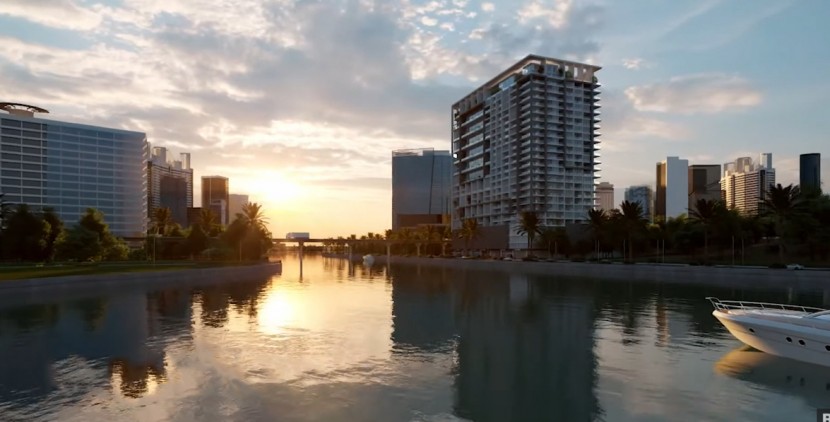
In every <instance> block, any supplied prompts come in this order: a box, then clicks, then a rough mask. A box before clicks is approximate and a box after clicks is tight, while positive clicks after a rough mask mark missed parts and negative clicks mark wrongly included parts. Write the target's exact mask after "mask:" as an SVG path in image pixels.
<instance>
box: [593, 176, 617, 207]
mask: <svg viewBox="0 0 830 422" xmlns="http://www.w3.org/2000/svg"><path fill="white" fill-rule="evenodd" d="M596 192H597V208H599V209H601V210H605V211H611V210H613V209H614V208H616V203H615V202H614V185H613V184H611V183H608V182H600V183H599V184H598V185H597V188H596Z"/></svg>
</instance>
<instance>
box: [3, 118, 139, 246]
mask: <svg viewBox="0 0 830 422" xmlns="http://www.w3.org/2000/svg"><path fill="white" fill-rule="evenodd" d="M15 106H22V107H28V109H26V110H20V109H19V108H17V107H15ZM0 109H4V110H6V111H8V112H9V113H10V114H8V115H0V136H1V137H0V192H2V193H4V194H5V196H4V200H5V201H6V203H11V204H19V203H25V204H28V205H29V206H30V207H32V208H34V209H41V208H43V207H52V208H54V209H55V211H56V212H57V214H58V215H59V216H60V218H61V219H62V220H63V221H64V223H65V224H66V225H67V226H71V225H73V224H75V223H76V222H77V221H78V220H79V219H80V217H81V215H82V214H83V213H84V211H85V210H86V209H87V208H95V209H98V210H99V211H101V212H102V213H103V214H104V219H105V221H106V222H107V224H109V226H110V230H111V231H112V232H113V234H115V235H117V236H144V233H146V229H147V185H146V177H145V176H146V175H145V173H146V165H145V163H146V161H147V157H148V144H147V136H146V135H145V134H144V133H140V132H130V131H125V130H119V129H111V128H104V127H97V126H89V125H82V124H75V123H67V122H60V121H53V120H46V119H41V118H36V117H34V114H33V111H39V112H45V110H42V109H38V108H36V107H32V106H24V105H21V104H10V103H0Z"/></svg>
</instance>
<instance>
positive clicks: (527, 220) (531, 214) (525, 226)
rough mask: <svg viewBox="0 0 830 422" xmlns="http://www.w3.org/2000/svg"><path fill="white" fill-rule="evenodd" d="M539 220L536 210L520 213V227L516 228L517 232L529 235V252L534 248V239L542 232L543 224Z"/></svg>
mask: <svg viewBox="0 0 830 422" xmlns="http://www.w3.org/2000/svg"><path fill="white" fill-rule="evenodd" d="M540 223H541V222H540V221H539V215H538V214H536V211H522V212H521V213H520V214H519V227H518V228H516V234H518V235H521V236H523V235H527V253H528V255H529V254H530V250H531V249H532V248H533V239H535V238H536V235H537V234H539V233H541V232H542V225H541V224H540Z"/></svg>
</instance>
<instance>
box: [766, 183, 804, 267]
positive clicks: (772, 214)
mask: <svg viewBox="0 0 830 422" xmlns="http://www.w3.org/2000/svg"><path fill="white" fill-rule="evenodd" d="M760 205H761V214H762V215H763V216H765V217H769V218H771V219H772V220H773V222H774V225H775V234H776V235H777V236H778V258H779V259H780V261H781V262H782V263H783V262H784V245H785V243H786V242H785V236H786V233H785V228H786V224H787V223H789V222H790V221H792V219H793V218H794V217H795V216H797V215H798V214H799V213H800V212H801V209H802V207H801V206H802V202H801V191H800V190H799V188H798V186H793V185H789V186H786V187H785V186H782V185H781V184H780V183H779V184H778V185H776V186H770V187H769V189H768V190H767V195H766V198H764V200H763V202H761V204H760Z"/></svg>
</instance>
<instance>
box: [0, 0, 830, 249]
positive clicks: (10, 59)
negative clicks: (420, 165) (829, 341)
mask: <svg viewBox="0 0 830 422" xmlns="http://www.w3.org/2000/svg"><path fill="white" fill-rule="evenodd" d="M828 16H830V2H828V1H825V0H801V1H788V0H769V1H768V0H696V1H679V0H629V1H610V0H605V1H601V0H587V1H576V0H507V1H496V0H492V1H487V2H475V1H471V0H470V1H468V0H440V1H420V0H398V1H395V0H386V1H382V0H378V1H372V0H354V1H352V0H199V1H196V0H35V1H33V0H2V1H0V81H1V83H0V101H11V102H22V103H27V104H34V105H37V106H40V107H44V108H46V109H48V110H49V111H50V112H51V114H50V115H47V116H43V117H46V118H51V119H56V120H66V121H73V122H79V123H89V124H95V125H102V126H109V127H118V128H123V129H129V130H138V131H143V132H146V133H147V135H148V140H149V141H150V142H151V144H152V145H153V146H164V147H167V148H168V149H169V150H170V152H172V153H173V154H175V155H177V154H178V153H179V152H190V153H191V154H192V165H193V167H194V168H195V179H196V180H195V181H196V189H195V191H196V192H195V198H194V200H195V203H197V204H198V203H200V198H199V193H198V192H199V189H198V187H199V179H200V178H201V176H206V175H222V176H226V177H228V178H229V179H230V189H231V193H241V194H248V195H250V198H251V200H252V201H254V202H259V203H261V204H263V205H264V208H265V210H266V215H267V216H268V217H269V225H270V228H271V230H272V232H273V233H274V234H275V235H282V234H284V233H287V232H295V231H305V232H311V235H312V236H313V237H329V236H334V237H336V236H348V235H350V234H357V235H358V236H359V235H362V234H365V233H367V232H375V233H382V232H383V231H384V230H386V229H387V228H389V227H390V226H391V197H392V192H391V173H392V171H391V151H393V150H397V149H409V148H435V149H444V150H447V149H450V106H451V104H452V103H453V102H455V101H457V100H459V99H461V98H462V97H464V96H465V95H466V94H467V93H469V92H470V91H471V90H473V89H475V88H476V87H478V86H480V84H482V83H484V82H485V81H486V80H488V79H490V78H491V77H493V76H495V75H496V74H497V73H499V72H500V71H501V70H503V69H504V68H506V67H508V66H510V65H511V64H513V63H515V62H516V61H518V60H519V59H521V58H522V57H524V56H526V55H528V54H541V55H547V56H551V57H556V58H561V59H569V60H578V61H583V62H587V63H591V64H595V65H598V66H601V67H602V70H600V71H599V73H598V77H599V81H600V83H601V84H602V93H601V107H602V108H601V113H602V115H601V119H602V122H601V130H600V133H601V135H602V136H601V140H602V143H601V145H600V147H601V155H602V158H601V162H602V164H601V173H600V174H601V179H600V181H608V182H610V183H613V184H614V185H615V187H616V202H620V201H621V200H622V199H623V189H624V187H626V186H630V185H634V184H651V185H653V184H654V178H655V163H656V162H658V161H660V160H662V159H665V157H666V156H670V155H671V156H680V157H682V158H687V159H689V161H690V163H691V164H722V163H724V162H728V161H732V160H734V159H735V158H737V157H740V156H752V157H757V156H758V154H760V153H762V152H771V153H773V157H774V161H773V164H774V167H775V168H776V171H777V178H778V181H779V182H782V183H784V184H788V183H797V182H798V155H799V154H801V153H807V152H818V153H821V154H822V157H824V158H823V160H822V176H823V177H822V179H823V180H830V179H828V175H830V161H828V158H830V151H828V145H830V142H828V132H830V118H828V115H827V113H828V98H830V78H828V77H827V76H828V71H829V70H830V47H828V46H827V40H828V39H830V30H828V29H827V25H826V22H825V20H826V18H827V17H828Z"/></svg>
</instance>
